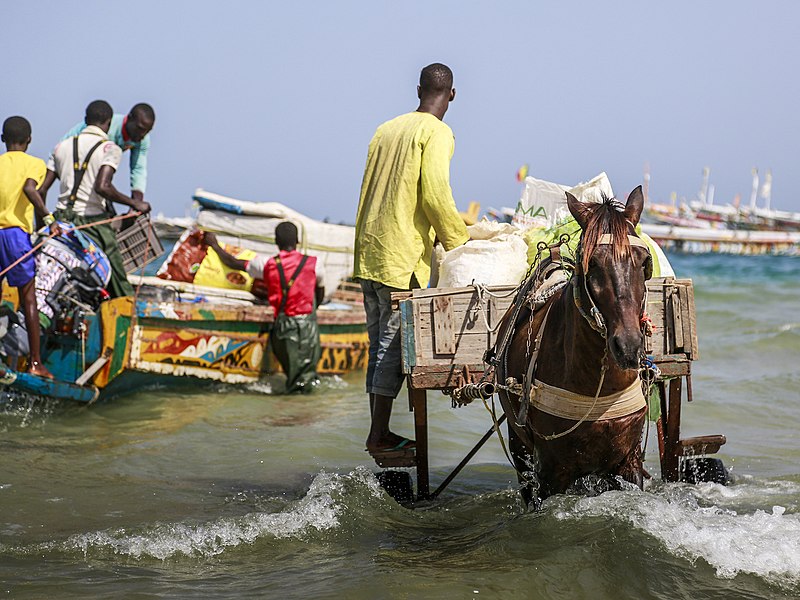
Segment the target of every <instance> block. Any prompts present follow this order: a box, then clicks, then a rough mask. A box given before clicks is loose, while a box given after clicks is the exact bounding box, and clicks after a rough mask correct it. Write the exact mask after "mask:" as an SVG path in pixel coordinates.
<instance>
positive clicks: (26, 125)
mask: <svg viewBox="0 0 800 600" xmlns="http://www.w3.org/2000/svg"><path fill="white" fill-rule="evenodd" d="M29 137H31V124H30V122H29V121H28V119H26V118H25V117H8V118H7V119H6V120H5V121H3V140H5V142H6V144H24V143H25V142H27V141H28V138H29Z"/></svg>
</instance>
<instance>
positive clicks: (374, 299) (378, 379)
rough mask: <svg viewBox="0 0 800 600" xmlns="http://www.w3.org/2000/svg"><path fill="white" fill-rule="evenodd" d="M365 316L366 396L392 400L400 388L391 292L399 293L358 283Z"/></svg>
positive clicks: (396, 324) (397, 313)
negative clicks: (367, 351) (367, 340)
mask: <svg viewBox="0 0 800 600" xmlns="http://www.w3.org/2000/svg"><path fill="white" fill-rule="evenodd" d="M361 291H363V292H364V310H365V311H366V313H367V333H368V334H369V361H368V362H367V393H368V394H380V395H381V396H388V397H389V398H396V397H397V394H399V393H400V388H402V387H403V381H404V380H405V376H404V375H403V364H402V348H401V347H400V311H392V292H402V291H404V290H400V289H397V288H393V287H389V286H386V285H383V284H382V283H378V282H377V281H369V280H367V279H362V280H361Z"/></svg>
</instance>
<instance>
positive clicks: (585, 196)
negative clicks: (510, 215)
mask: <svg viewBox="0 0 800 600" xmlns="http://www.w3.org/2000/svg"><path fill="white" fill-rule="evenodd" d="M565 192H569V193H570V194H572V195H573V196H575V197H576V198H577V199H578V200H580V201H582V202H601V201H602V196H603V195H604V194H605V196H606V197H608V198H612V197H613V196H614V192H613V191H612V190H611V182H610V181H609V180H608V177H607V176H606V174H605V173H600V174H599V175H598V176H597V177H594V178H593V179H590V180H589V181H587V182H585V183H579V184H578V185H576V186H573V187H569V186H566V185H561V184H559V183H551V182H549V181H543V180H541V179H536V178H535V177H526V178H525V187H524V188H523V190H522V195H521V196H520V199H519V202H518V203H517V209H516V211H515V212H514V219H513V220H512V223H513V224H514V225H517V226H518V227H523V228H528V227H541V228H543V229H548V228H550V227H553V226H555V225H558V224H559V223H561V222H562V221H564V220H565V219H567V218H569V217H570V213H569V208H567V196H566V194H565Z"/></svg>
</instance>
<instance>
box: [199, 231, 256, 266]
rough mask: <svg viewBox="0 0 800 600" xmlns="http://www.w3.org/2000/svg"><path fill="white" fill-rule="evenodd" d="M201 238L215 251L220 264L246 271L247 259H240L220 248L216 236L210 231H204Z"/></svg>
mask: <svg viewBox="0 0 800 600" xmlns="http://www.w3.org/2000/svg"><path fill="white" fill-rule="evenodd" d="M203 239H204V240H205V242H206V244H208V245H209V247H211V248H212V249H213V250H214V252H216V253H217V256H219V259H220V260H221V261H222V264H223V265H225V266H226V267H228V268H229V269H236V270H237V271H246V270H247V261H246V260H241V259H239V258H236V257H235V256H233V255H232V254H230V253H229V252H226V251H225V250H223V249H222V247H221V246H220V245H219V242H218V241H217V236H216V235H214V234H213V233H211V232H210V231H206V232H205V234H204V236H203Z"/></svg>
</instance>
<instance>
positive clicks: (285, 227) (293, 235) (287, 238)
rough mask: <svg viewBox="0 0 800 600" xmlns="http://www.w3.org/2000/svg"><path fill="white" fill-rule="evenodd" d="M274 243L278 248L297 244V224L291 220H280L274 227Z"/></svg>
mask: <svg viewBox="0 0 800 600" xmlns="http://www.w3.org/2000/svg"><path fill="white" fill-rule="evenodd" d="M275 244H276V245H277V246H278V248H279V249H280V250H287V249H289V248H294V247H296V246H297V226H296V225H295V224H294V223H292V222H291V221H281V222H280V223H278V226H277V227H276V228H275Z"/></svg>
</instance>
